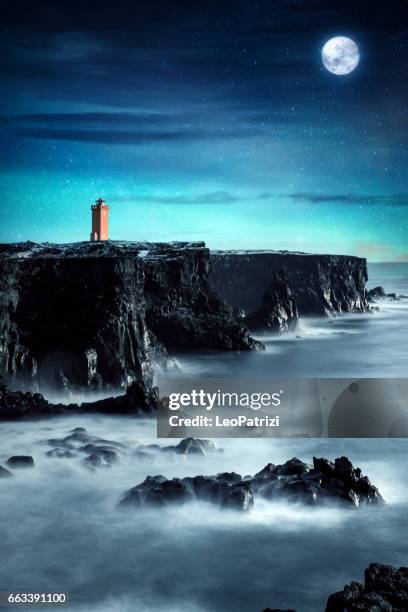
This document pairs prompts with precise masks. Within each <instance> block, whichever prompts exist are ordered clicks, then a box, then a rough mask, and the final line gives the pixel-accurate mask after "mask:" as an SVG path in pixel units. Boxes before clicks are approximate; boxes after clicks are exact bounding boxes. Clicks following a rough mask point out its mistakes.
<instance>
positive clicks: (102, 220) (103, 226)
mask: <svg viewBox="0 0 408 612" xmlns="http://www.w3.org/2000/svg"><path fill="white" fill-rule="evenodd" d="M91 210H92V231H91V240H92V241H94V240H108V218H109V206H108V205H107V204H106V202H104V200H102V198H99V200H96V202H95V204H92V206H91Z"/></svg>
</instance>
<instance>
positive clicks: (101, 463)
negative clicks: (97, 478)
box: [83, 447, 118, 468]
mask: <svg viewBox="0 0 408 612" xmlns="http://www.w3.org/2000/svg"><path fill="white" fill-rule="evenodd" d="M117 461H118V454H117V452H116V450H115V449H112V448H106V447H103V448H102V447H100V448H96V449H95V450H94V451H93V452H91V454H90V455H88V457H85V459H84V461H83V462H84V464H85V465H86V466H87V467H92V468H95V467H108V466H110V465H113V464H114V463H117Z"/></svg>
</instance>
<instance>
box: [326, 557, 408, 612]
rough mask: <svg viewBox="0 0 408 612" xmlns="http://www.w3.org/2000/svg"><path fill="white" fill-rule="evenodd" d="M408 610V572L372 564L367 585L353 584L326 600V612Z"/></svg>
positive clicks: (366, 581)
mask: <svg viewBox="0 0 408 612" xmlns="http://www.w3.org/2000/svg"><path fill="white" fill-rule="evenodd" d="M406 610H408V568H407V567H400V568H399V569H397V568H395V567H393V566H391V565H382V564H380V563H372V564H371V565H369V567H368V568H367V569H366V570H365V577H364V584H361V583H359V582H352V583H351V584H349V585H346V586H345V587H344V589H343V590H342V591H339V592H337V593H333V595H330V597H329V599H328V600H327V605H326V612H357V611H359V612H404V611H406Z"/></svg>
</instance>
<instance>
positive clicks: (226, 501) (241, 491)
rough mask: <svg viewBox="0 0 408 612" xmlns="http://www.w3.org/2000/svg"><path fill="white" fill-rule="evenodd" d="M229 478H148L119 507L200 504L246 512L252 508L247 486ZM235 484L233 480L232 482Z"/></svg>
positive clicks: (125, 497)
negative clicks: (193, 501) (190, 502)
mask: <svg viewBox="0 0 408 612" xmlns="http://www.w3.org/2000/svg"><path fill="white" fill-rule="evenodd" d="M228 476H229V475H228V474H219V475H217V476H195V477H186V478H173V479H171V480H167V479H166V478H165V477H164V476H161V475H160V476H147V478H146V479H145V480H144V481H143V482H142V483H141V484H139V485H137V486H136V487H133V488H132V489H129V491H126V493H125V494H124V495H123V497H122V499H121V501H120V504H119V505H120V506H136V507H143V506H145V505H147V506H149V505H150V506H152V505H153V506H166V505H169V504H173V503H179V504H180V503H185V502H188V501H192V500H194V499H196V500H202V501H207V502H210V503H212V504H215V505H217V506H218V507H220V508H226V509H232V510H240V511H247V510H249V509H250V508H251V507H252V506H253V503H254V502H253V494H252V488H251V484H250V483H249V482H241V481H240V479H241V477H239V481H238V482H231V479H230V478H229V477H228ZM233 480H235V479H233Z"/></svg>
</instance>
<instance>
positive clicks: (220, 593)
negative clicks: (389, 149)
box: [0, 264, 408, 612]
mask: <svg viewBox="0 0 408 612" xmlns="http://www.w3.org/2000/svg"><path fill="white" fill-rule="evenodd" d="M369 274H370V280H369V286H370V287H373V286H376V285H382V286H383V287H384V288H385V290H386V291H389V292H396V293H397V294H400V295H408V265H407V264H372V265H371V266H370V269H369ZM377 306H378V308H379V310H378V311H375V312H373V313H370V314H366V315H353V316H349V315H347V316H340V317H336V318H332V319H316V318H312V319H308V320H303V321H302V322H301V328H300V330H299V332H298V333H297V334H296V335H294V336H293V337H268V336H263V337H262V339H263V341H264V342H265V343H266V351H263V352H259V353H251V354H247V353H239V354H217V353H211V354H206V355H204V354H200V355H192V354H189V355H177V356H175V357H174V358H175V360H176V361H177V367H178V368H179V371H180V372H181V374H180V375H182V376H186V375H187V376H188V375H191V376H193V375H194V376H196V375H197V373H198V374H200V375H205V376H220V374H221V375H222V376H243V375H245V376H247V377H248V376H252V377H253V376H255V375H258V376H265V375H266V376H279V377H280V376H285V377H287V376H288V375H289V376H298V377H301V378H307V377H336V376H338V377H351V378H355V377H357V378H360V379H361V378H364V377H381V378H383V377H390V378H400V377H404V376H406V373H407V350H406V347H407V340H408V325H407V314H408V300H407V299H405V298H401V299H400V300H399V301H395V302H394V301H387V300H386V301H381V302H379V303H378V304H377ZM74 427H85V428H86V429H87V431H88V432H89V433H90V434H94V435H95V436H98V437H100V438H104V439H108V440H114V441H116V442H121V443H123V444H125V445H127V447H128V448H129V449H130V450H129V451H128V452H127V453H125V454H124V455H123V457H121V459H120V461H119V462H118V463H117V464H115V465H112V466H111V467H109V468H101V469H96V470H90V469H89V468H87V467H85V465H84V463H83V460H82V456H81V455H80V454H79V455H78V456H75V457H73V458H52V457H49V456H47V454H46V451H47V450H49V448H50V446H49V444H48V443H47V440H48V439H53V438H59V437H63V436H66V435H68V433H69V432H70V431H71V430H72V429H73V428H74ZM152 442H154V443H158V444H159V445H168V444H170V443H177V440H175V441H174V440H173V441H171V440H157V439H156V423H155V420H154V419H153V418H151V419H135V418H133V419H132V418H129V417H120V418H119V417H116V418H115V417H109V416H103V415H93V416H89V415H79V416H75V417H65V416H64V417H59V418H52V419H48V420H41V421H34V422H30V423H28V422H16V423H2V424H1V427H0V464H1V465H5V462H6V459H7V458H8V457H9V456H11V455H15V454H30V455H32V456H33V458H34V461H35V467H34V468H32V469H25V470H20V471H17V470H16V471H15V473H14V475H13V477H12V478H3V479H0V492H1V493H0V494H1V497H0V499H1V503H0V542H1V553H2V554H1V561H0V590H3V591H19V592H22V591H29V592H46V591H57V592H69V594H70V600H69V605H68V606H67V607H66V609H69V610H74V611H75V612H134V611H137V612H261V611H262V610H263V609H264V608H267V607H270V608H282V609H289V608H290V609H294V610H297V612H324V609H325V604H326V600H327V597H328V596H329V594H330V593H333V592H335V591H338V590H340V589H342V588H343V586H344V585H345V584H346V583H349V582H351V581H352V580H357V581H362V580H363V572H364V568H365V567H366V566H367V565H368V564H369V563H372V562H380V563H386V564H392V565H395V566H401V565H405V566H406V565H407V564H408V554H407V545H406V537H405V534H406V533H407V531H408V511H407V510H408V446H407V440H406V439H400V438H382V439H379V438H372V439H364V438H360V439H358V438H357V439H351V438H343V439H341V438H334V439H328V438H315V439H314V438H309V439H308V438H301V439H298V438H280V439H271V438H257V439H239V438H219V439H217V440H216V444H217V446H218V447H219V448H220V449H222V452H219V453H216V454H214V455H212V454H211V455H207V456H196V455H192V456H188V457H186V456H182V455H174V456H173V455H169V454H167V453H166V454H162V453H160V452H158V453H157V454H156V455H155V457H154V458H153V459H150V460H148V461H146V460H143V459H141V458H140V457H138V456H136V455H135V454H134V452H133V451H132V449H135V448H136V446H137V445H138V444H146V443H152ZM342 455H346V456H348V457H349V458H350V459H351V461H352V462H353V463H354V465H356V466H359V467H360V468H361V469H362V472H363V473H364V474H366V475H368V476H369V477H370V479H371V481H372V482H373V484H375V485H376V486H378V488H379V490H380V492H381V493H382V494H383V496H384V498H385V500H386V503H385V504H384V505H383V506H381V507H364V506H361V507H359V508H345V507H340V506H336V505H333V506H328V507H320V508H319V507H307V506H305V505H303V504H300V503H299V504H294V503H288V502H283V501H282V502H262V501H259V500H258V501H257V502H256V504H255V507H254V508H253V510H252V511H250V512H248V513H242V514H241V513H236V512H232V511H220V510H219V509H218V508H216V507H213V506H210V505H207V504H204V503H190V504H187V505H184V506H181V507H177V506H174V507H167V508H161V509H147V508H145V509H142V510H140V509H135V508H126V509H125V510H123V509H122V510H119V509H118V502H119V500H120V498H121V496H122V495H123V493H124V492H125V491H126V490H127V489H129V488H130V487H132V486H135V485H137V484H139V483H140V482H142V481H143V480H144V479H145V477H146V476H147V475H148V474H150V475H156V474H163V475H164V476H166V477H167V478H173V477H183V476H187V475H196V474H216V473H218V472H224V471H235V472H239V473H241V474H254V473H255V472H257V471H259V470H260V469H262V468H263V467H264V466H265V465H266V464H267V463H269V462H272V463H275V464H277V463H282V462H284V461H286V460H288V459H290V458H292V457H294V456H296V457H299V458H300V459H302V460H304V461H306V462H311V461H312V458H313V456H319V457H328V458H331V459H334V458H335V457H338V456H342ZM19 609H20V610H24V609H25V608H24V606H20V607H19ZM26 609H27V610H29V608H28V607H27V608H26Z"/></svg>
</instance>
